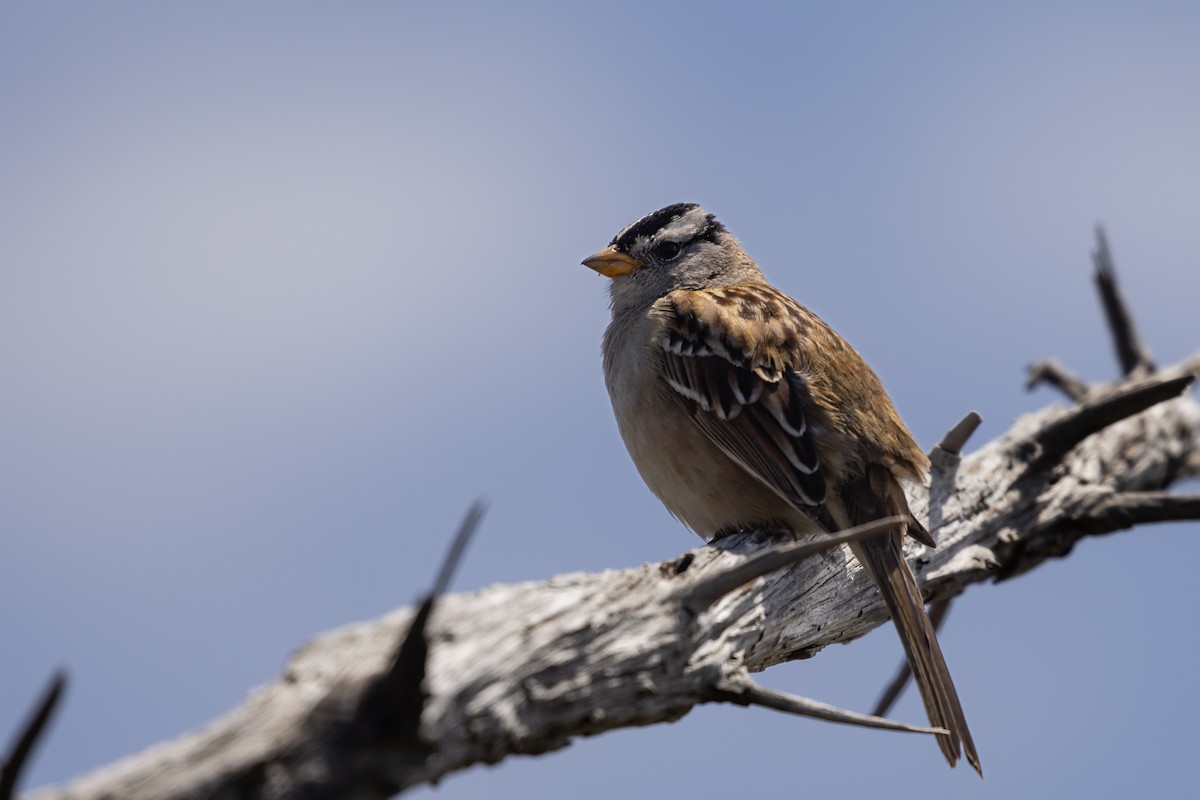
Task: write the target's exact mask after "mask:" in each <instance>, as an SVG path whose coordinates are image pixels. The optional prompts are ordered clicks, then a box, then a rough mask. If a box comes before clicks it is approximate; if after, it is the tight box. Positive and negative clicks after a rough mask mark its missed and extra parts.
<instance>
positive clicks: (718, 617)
mask: <svg viewBox="0 0 1200 800" xmlns="http://www.w3.org/2000/svg"><path fill="white" fill-rule="evenodd" d="M1198 365H1200V356H1198V357H1196V358H1193V359H1192V360H1191V362H1189V363H1188V364H1186V365H1183V366H1180V367H1177V368H1175V369H1172V370H1165V371H1163V372H1161V373H1158V374H1157V375H1154V376H1150V377H1148V378H1147V377H1138V378H1137V379H1136V381H1131V382H1130V383H1118V384H1113V385H1111V386H1108V387H1093V388H1092V389H1091V390H1089V392H1088V399H1087V401H1086V402H1085V403H1084V405H1085V406H1087V405H1089V404H1092V405H1094V407H1095V408H1096V409H1098V411H1097V413H1101V412H1104V410H1105V409H1108V410H1109V411H1111V408H1112V407H1113V404H1112V402H1111V399H1112V398H1113V397H1128V396H1129V395H1130V386H1132V385H1133V383H1135V382H1136V384H1137V386H1138V387H1139V388H1141V389H1144V388H1145V387H1146V386H1147V383H1148V382H1157V384H1158V385H1159V386H1160V387H1165V386H1168V385H1171V381H1172V379H1174V378H1178V377H1179V376H1181V375H1183V374H1185V373H1187V372H1190V371H1194V370H1195V369H1196V367H1197V366H1198ZM1173 385H1174V386H1175V389H1176V391H1178V389H1179V388H1182V387H1181V386H1180V385H1179V383H1175V384H1173ZM1155 391H1159V393H1160V394H1161V393H1162V392H1164V391H1166V389H1161V390H1155V389H1151V390H1150V393H1151V395H1153V394H1154V392H1155ZM1135 394H1137V393H1136V392H1135ZM1081 413H1082V414H1083V415H1084V416H1085V417H1086V415H1087V413H1088V411H1087V409H1086V408H1085V409H1083V410H1082V411H1081V409H1080V408H1079V407H1073V408H1070V409H1068V408H1061V407H1051V408H1047V409H1044V410H1042V411H1040V412H1037V413H1034V414H1030V415H1028V416H1025V417H1022V418H1020V419H1018V420H1017V421H1016V422H1015V423H1014V424H1013V426H1012V428H1011V429H1010V430H1009V431H1008V432H1007V433H1005V434H1004V435H1003V436H1001V437H999V438H998V439H996V440H994V441H992V442H990V443H988V444H987V445H985V446H984V447H983V448H981V449H980V450H979V451H977V452H975V453H972V454H971V455H968V456H965V457H962V458H961V459H960V458H959V457H958V456H957V455H955V454H952V453H948V452H947V453H944V454H942V457H941V458H939V460H938V465H937V468H936V469H935V471H934V476H933V482H932V486H931V487H930V489H929V490H926V489H923V488H917V489H915V490H914V491H913V492H912V507H913V510H914V512H915V513H916V514H917V515H918V516H920V517H923V518H927V519H928V523H929V529H930V530H931V531H934V532H935V533H936V536H937V538H938V541H939V547H938V549H937V550H936V551H932V550H928V549H926V548H924V547H922V546H920V545H918V544H915V543H910V556H911V557H912V563H913V566H914V569H915V571H916V573H917V576H918V579H919V580H920V581H921V582H922V584H923V586H924V588H925V590H926V596H927V598H929V599H931V600H935V599H943V598H947V597H951V596H954V595H956V594H958V593H960V592H961V591H963V589H965V588H966V587H967V586H969V585H971V584H978V583H983V582H985V581H988V580H991V579H995V578H1003V577H1008V576H1012V575H1015V574H1018V573H1021V572H1025V571H1027V570H1029V569H1032V568H1034V567H1036V566H1037V565H1038V564H1039V563H1041V562H1042V561H1044V560H1045V559H1047V558H1050V557H1053V556H1060V555H1063V554H1065V553H1067V552H1068V551H1069V550H1070V549H1071V547H1072V545H1073V544H1074V543H1075V542H1076V541H1078V539H1080V538H1081V537H1082V536H1085V535H1089V534H1090V533H1092V532H1095V531H1101V530H1113V529H1117V528H1120V527H1125V526H1127V525H1128V524H1132V523H1136V522H1138V521H1141V520H1143V519H1145V520H1150V519H1155V518H1157V517H1158V516H1162V514H1163V512H1162V510H1161V509H1162V508H1163V506H1164V502H1169V503H1174V501H1164V500H1163V498H1162V497H1161V496H1149V495H1145V494H1130V493H1145V492H1161V491H1162V490H1164V489H1165V488H1166V487H1168V486H1169V485H1170V484H1171V483H1172V482H1173V481H1175V480H1176V479H1178V478H1179V477H1181V476H1183V475H1184V474H1186V473H1187V472H1188V471H1189V470H1191V469H1193V468H1194V465H1196V464H1198V463H1200V456H1198V453H1200V443H1198V434H1200V407H1198V406H1197V404H1196V403H1195V401H1194V400H1193V399H1192V398H1191V397H1190V396H1186V395H1185V396H1184V397H1181V398H1178V399H1171V400H1167V401H1165V402H1160V403H1159V404H1157V405H1154V406H1152V407H1150V408H1149V409H1148V410H1146V411H1144V412H1142V413H1139V414H1136V415H1135V416H1133V417H1131V418H1128V419H1124V420H1121V421H1119V422H1116V423H1115V424H1111V425H1109V426H1108V427H1106V428H1104V429H1103V430H1100V431H1099V432H1097V433H1095V434H1093V435H1091V436H1089V437H1087V438H1085V439H1084V440H1083V441H1082V442H1080V443H1079V444H1078V445H1076V446H1075V447H1073V448H1072V449H1070V450H1067V451H1065V452H1062V453H1057V454H1053V455H1051V456H1050V457H1047V456H1046V454H1045V448H1044V444H1045V441H1046V438H1047V436H1050V438H1051V439H1053V440H1054V441H1058V440H1057V439H1055V438H1054V436H1051V435H1050V434H1048V433H1047V432H1051V433H1052V432H1054V431H1060V432H1061V430H1062V429H1063V427H1064V425H1066V427H1068V428H1070V429H1071V430H1072V431H1074V430H1076V428H1075V427H1074V423H1069V422H1067V420H1072V419H1075V420H1078V419H1079V418H1080V415H1081ZM1105 421H1106V422H1107V421H1109V420H1108V419H1105ZM1176 511H1178V508H1176ZM1109 523H1111V524H1109ZM769 544H771V543H770V542H768V541H767V540H766V539H765V537H763V536H761V535H758V534H753V533H750V534H743V535H737V536H732V537H729V538H727V539H724V540H722V541H720V542H719V543H717V544H714V545H711V546H706V547H701V548H697V549H695V550H692V551H690V552H688V553H686V554H685V555H683V556H681V557H680V558H679V559H676V560H674V561H671V562H667V563H663V564H646V565H644V566H642V567H638V568H635V569H626V570H614V571H607V572H601V573H597V574H583V573H576V574H568V575H560V576H558V577H554V578H550V579H549V580H545V581H540V582H536V583H525V584H518V585H501V586H492V587H489V588H487V589H483V590H481V591H477V592H472V593H469V594H459V595H450V596H447V597H445V598H443V599H442V600H440V601H439V603H438V605H437V606H436V608H435V609H434V611H433V614H432V618H431V620H430V623H429V633H430V637H429V642H428V643H429V648H430V649H429V662H428V669H427V678H426V684H425V689H426V693H427V699H426V703H425V707H424V713H423V714H422V716H421V722H420V733H421V740H414V739H407V740H405V739H397V740H395V741H390V742H383V743H375V744H372V745H370V746H367V747H361V746H353V747H352V746H348V745H347V741H348V740H347V738H346V731H353V730H354V720H353V718H352V713H353V710H354V709H356V708H358V703H357V699H358V698H359V697H360V696H361V694H362V693H363V692H364V691H365V690H366V689H367V687H369V686H371V685H372V684H373V681H376V680H378V678H379V676H380V674H381V673H383V672H384V671H385V670H386V668H387V666H388V664H389V662H390V659H391V657H392V654H393V652H394V651H395V649H396V646H397V642H398V641H399V640H400V638H401V637H402V636H403V634H404V633H405V631H406V630H407V625H408V622H409V620H410V618H411V614H412V612H411V610H409V609H403V610H399V611H396V612H394V613H392V614H389V615H388V616H386V617H383V618H381V619H378V620H374V621H370V622H364V623H360V624H356V625H350V626H347V627H345V628H342V629H340V630H336V631H333V632H331V633H327V634H324V635H322V636H320V637H318V638H317V639H315V640H314V641H313V642H311V643H310V644H308V645H307V646H305V647H304V648H303V649H301V650H300V651H299V652H297V653H296V654H295V655H294V657H293V658H292V659H291V662H290V663H289V664H288V666H287V668H286V670H285V672H284V674H283V675H282V676H281V677H280V678H279V679H278V680H277V681H276V682H274V683H272V684H270V685H268V686H265V687H263V688H261V689H258V690H257V691H255V692H254V693H253V694H252V695H251V696H250V697H249V698H248V699H247V700H246V702H245V703H244V704H243V705H242V706H241V707H239V708H237V709H235V710H233V711H231V712H230V713H228V714H227V715H225V716H224V717H221V718H220V719H217V720H216V721H214V722H212V723H210V724H209V725H207V726H205V727H203V728H200V729H197V730H195V731H193V732H191V733H188V734H185V735H184V736H182V737H180V738H179V739H176V740H174V741H171V742H166V743H164V744H160V745H158V746H156V747H154V748H151V749H149V750H146V751H145V752H142V753H138V754H136V755H133V756H130V757H128V758H126V759H124V760H122V761H120V762H118V763H116V764H113V765H111V766H109V767H106V768H103V769H100V770H98V771H96V772H94V773H92V774H90V775H86V776H84V777H82V778H79V779H77V780H76V781H74V782H72V783H70V784H69V785H67V786H64V787H61V788H52V789H48V790H43V791H41V792H38V793H36V794H35V795H34V796H35V797H37V798H40V799H41V800H50V798H77V799H78V800H93V799H96V798H103V797H114V798H115V797H120V798H123V800H142V799H145V800H148V799H149V798H156V799H158V800H164V799H165V798H202V797H203V798H223V797H264V798H276V797H279V798H282V797H312V798H316V797H339V798H382V797H387V796H389V795H391V794H393V793H395V792H397V791H400V790H403V789H404V788H406V787H409V786H413V785H416V784H420V783H426V782H430V781H434V780H436V779H438V778H439V777H441V776H443V775H445V774H446V773H448V772H451V771H454V770H457V769H462V768H464V767H467V766H469V765H472V764H477V763H481V762H486V763H490V762H495V761H498V760H500V759H502V758H505V757H507V756H509V755H513V754H517V753H542V752H546V751H550V750H554V749H556V748H559V747H562V746H564V745H566V744H567V743H568V742H569V741H570V740H571V739H572V738H573V737H577V736H583V735H587V734H592V733H597V732H600V731H605V730H610V729H614V728H621V727H627V726H633V725H649V724H654V723H659V722H665V721H669V720H674V719H677V718H679V717H680V716H682V715H684V714H686V713H687V712H688V710H689V709H691V708H692V707H693V706H695V705H696V704H698V703H703V702H714V701H724V702H743V703H756V704H768V705H770V704H772V703H774V704H776V706H777V707H780V706H786V705H787V703H786V702H785V701H781V700H779V699H778V698H775V697H773V696H771V693H769V692H765V693H764V692H760V691H758V690H757V689H755V690H753V691H749V692H742V693H741V694H739V691H741V689H740V687H745V686H747V685H748V684H747V683H746V682H747V681H748V680H749V673H751V672H756V671H759V670H763V669H766V668H767V667H769V666H771V665H773V664H777V663H780V662H783V661H787V660H790V659H795V658H799V657H805V656H811V655H813V654H815V653H816V652H818V651H819V650H820V649H821V648H823V647H825V646H827V645H829V644H832V643H835V642H846V641H849V640H851V639H854V638H856V637H858V636H861V635H863V634H864V633H866V632H867V631H869V630H870V629H872V628H874V627H876V626H877V625H879V624H881V623H882V622H883V621H884V620H885V618H886V613H885V611H884V608H883V605H882V602H881V601H880V599H879V597H878V593H877V592H876V591H875V590H874V589H873V587H872V584H871V581H870V580H869V579H868V578H867V577H866V576H865V575H864V574H863V573H862V570H861V569H860V568H859V567H858V565H857V564H856V563H854V562H853V561H852V559H850V558H849V557H848V556H847V555H846V554H845V553H844V552H843V551H842V550H840V549H839V550H836V551H832V552H826V553H825V554H823V555H821V556H817V557H813V558H809V559H808V560H806V561H803V562H801V563H799V564H796V565H794V566H791V567H788V568H786V569H783V570H781V571H779V572H776V573H772V574H770V575H768V576H766V577H764V578H760V579H757V580H754V581H752V582H751V583H750V584H748V585H745V586H743V587H742V588H740V589H737V590H735V591H732V592H730V593H728V594H725V595H723V596H720V597H719V598H717V599H716V600H715V601H714V602H712V603H711V604H707V603H705V604H701V607H699V608H698V607H697V606H695V605H694V604H689V603H688V602H684V600H685V599H686V598H688V597H689V596H690V595H689V592H690V591H691V590H692V589H693V588H694V587H696V586H697V585H699V584H700V583H701V582H704V581H709V580H712V579H713V576H715V575H718V574H721V573H723V572H726V571H729V570H731V569H734V568H735V567H736V566H737V565H739V564H742V563H744V562H745V561H746V560H747V559H748V558H749V557H751V555H752V554H754V553H756V552H758V551H760V550H761V549H762V548H763V547H764V546H767V545H769ZM768 701H770V702H768Z"/></svg>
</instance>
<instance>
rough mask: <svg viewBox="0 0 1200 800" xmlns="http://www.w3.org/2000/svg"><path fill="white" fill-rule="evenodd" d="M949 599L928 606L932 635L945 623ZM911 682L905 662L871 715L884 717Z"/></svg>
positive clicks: (939, 630) (909, 669) (910, 674)
mask: <svg viewBox="0 0 1200 800" xmlns="http://www.w3.org/2000/svg"><path fill="white" fill-rule="evenodd" d="M950 603H951V598H949V597H947V598H946V599H945V600H938V601H937V602H936V603H933V604H931V605H930V606H929V621H930V622H932V623H933V631H934V633H940V632H941V630H942V623H943V622H945V621H946V616H947V615H948V614H949V613H950ZM910 680H912V669H911V668H910V667H909V666H908V662H907V661H903V662H901V664H900V668H899V669H897V670H896V677H894V678H892V682H891V683H889V684H888V685H887V687H886V688H885V689H884V690H883V694H881V695H880V696H879V700H878V702H876V703H875V708H873V709H872V710H871V713H872V714H874V715H875V716H877V717H882V716H885V715H886V714H887V713H888V712H889V711H891V710H892V706H893V705H895V704H896V701H897V700H899V699H900V695H901V694H903V693H904V690H905V689H906V688H907V687H908V682H909V681H910Z"/></svg>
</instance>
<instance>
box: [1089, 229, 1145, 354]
mask: <svg viewBox="0 0 1200 800" xmlns="http://www.w3.org/2000/svg"><path fill="white" fill-rule="evenodd" d="M1092 262H1093V263H1094V264H1095V265H1096V288H1097V289H1098V290H1099V291H1100V300H1101V302H1102V303H1103V304H1104V316H1105V318H1106V319H1107V320H1108V329H1109V331H1110V332H1111V333H1112V338H1113V346H1114V347H1115V348H1116V351H1117V360H1118V361H1119V362H1120V364H1121V370H1122V372H1123V373H1124V374H1125V375H1132V374H1133V373H1134V372H1141V373H1146V374H1149V373H1151V372H1154V370H1155V366H1154V361H1153V360H1152V359H1151V358H1150V352H1149V351H1148V350H1147V349H1146V346H1145V345H1143V344H1142V340H1141V337H1139V336H1138V332H1137V328H1136V327H1135V326H1134V324H1133V316H1132V315H1131V314H1130V313H1129V306H1128V305H1127V304H1126V303H1125V298H1124V297H1123V296H1122V295H1121V290H1120V288H1119V287H1118V286H1117V273H1116V267H1115V265H1114V264H1113V258H1112V253H1111V252H1110V251H1109V249H1108V237H1106V236H1105V235H1104V227H1103V226H1101V225H1097V226H1096V251H1095V252H1094V253H1092Z"/></svg>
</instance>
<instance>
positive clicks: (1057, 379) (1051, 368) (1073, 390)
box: [1025, 358, 1089, 403]
mask: <svg viewBox="0 0 1200 800" xmlns="http://www.w3.org/2000/svg"><path fill="white" fill-rule="evenodd" d="M1039 383H1045V384H1047V385H1049V386H1053V387H1054V388H1056V389H1058V390H1059V391H1060V392H1062V393H1063V394H1065V395H1066V396H1067V397H1069V398H1071V399H1072V400H1074V401H1075V402H1076V403H1078V402H1080V401H1082V400H1083V399H1084V398H1085V397H1087V395H1088V391H1089V390H1088V385H1087V383H1085V382H1084V380H1083V379H1082V378H1080V377H1079V376H1078V375H1076V374H1075V373H1073V372H1071V371H1070V370H1068V369H1067V368H1066V367H1064V366H1063V365H1062V364H1060V363H1059V362H1057V361H1055V360H1054V359H1052V358H1047V359H1044V360H1042V361H1038V362H1035V363H1033V364H1030V365H1029V377H1028V378H1027V379H1026V381H1025V388H1026V389H1029V390H1032V389H1033V388H1035V387H1036V386H1037V385H1038V384H1039Z"/></svg>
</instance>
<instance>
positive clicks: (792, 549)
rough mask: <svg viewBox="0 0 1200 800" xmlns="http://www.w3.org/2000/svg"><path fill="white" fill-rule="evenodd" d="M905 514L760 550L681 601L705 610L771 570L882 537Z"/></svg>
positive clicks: (702, 582) (700, 583) (687, 592)
mask: <svg viewBox="0 0 1200 800" xmlns="http://www.w3.org/2000/svg"><path fill="white" fill-rule="evenodd" d="M906 521H907V520H905V518H904V517H884V518H883V519H877V520H875V521H873V522H868V523H866V524H863V525H859V526H857V527H854V528H849V529H847V530H845V531H842V532H841V533H839V534H837V535H836V536H828V537H822V538H821V539H818V540H817V541H813V542H805V543H803V544H789V545H782V546H779V547H772V548H770V549H768V550H763V551H762V552H759V553H756V554H755V555H753V556H751V557H750V558H748V559H746V560H745V561H743V562H741V563H739V564H736V565H735V566H733V567H731V568H729V569H727V570H725V571H724V572H718V573H716V574H713V575H709V576H708V577H705V578H702V579H701V580H699V581H697V582H696V583H694V584H693V585H692V586H690V587H689V588H688V589H686V590H685V591H684V592H683V594H682V596H681V598H680V600H681V602H682V603H683V604H684V605H685V606H687V607H688V608H690V609H691V610H692V611H702V610H704V609H705V608H708V607H709V606H710V605H712V604H713V603H715V602H716V601H717V600H719V599H721V598H722V597H724V596H725V595H727V594H729V593H730V592H732V591H734V590H735V589H738V588H740V587H742V586H744V585H746V584H747V583H749V582H750V581H752V580H754V579H755V578H761V577H762V576H763V575H766V574H767V573H769V572H774V571H775V570H777V569H782V568H783V567H786V566H789V565H791V564H795V563H796V562H798V561H803V560H804V559H806V558H808V557H810V556H814V555H816V554H817V553H823V552H825V551H826V550H830V549H832V548H834V547H838V546H840V545H843V544H849V543H850V542H856V541H858V540H859V539H865V538H867V537H870V536H878V535H879V534H881V533H884V532H885V531H887V530H889V529H891V528H894V527H896V526H897V525H900V524H903V523H904V522H906Z"/></svg>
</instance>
